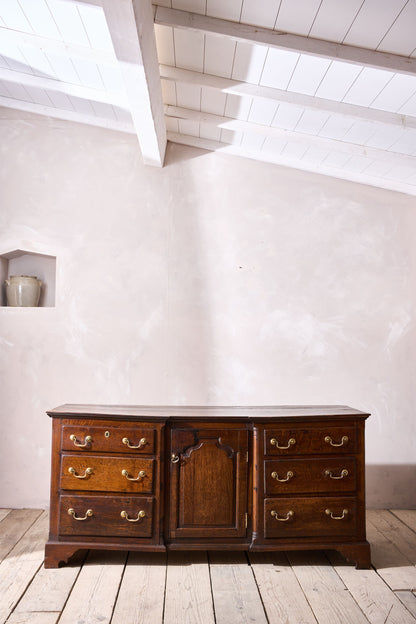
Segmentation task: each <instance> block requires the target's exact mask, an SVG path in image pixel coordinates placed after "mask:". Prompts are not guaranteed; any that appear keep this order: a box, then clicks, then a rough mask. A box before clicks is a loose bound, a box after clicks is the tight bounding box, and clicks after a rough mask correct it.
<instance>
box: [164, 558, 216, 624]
mask: <svg viewBox="0 0 416 624" xmlns="http://www.w3.org/2000/svg"><path fill="white" fill-rule="evenodd" d="M164 621H165V622H166V624H167V623H168V622H181V624H214V622H215V618H214V609H213V601H212V594H211V583H210V577H209V569H208V560H207V554H206V553H198V552H172V553H169V555H168V570H167V577H166V597H165V614H164Z"/></svg>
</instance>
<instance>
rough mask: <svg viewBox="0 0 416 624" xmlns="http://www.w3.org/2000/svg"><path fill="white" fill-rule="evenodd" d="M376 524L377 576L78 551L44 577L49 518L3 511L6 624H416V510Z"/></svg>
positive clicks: (259, 559)
mask: <svg viewBox="0 0 416 624" xmlns="http://www.w3.org/2000/svg"><path fill="white" fill-rule="evenodd" d="M367 522H368V539H369V541H370V543H371V548H372V563H373V567H372V568H371V569H370V570H356V569H355V567H354V566H353V565H352V564H350V563H348V562H347V561H346V560H345V559H344V558H343V557H342V556H341V555H340V554H339V553H336V552H334V551H328V552H323V551H310V552H308V551H298V552H288V553H284V552H276V553H271V552H270V553H249V554H248V555H247V554H246V553H243V552H209V553H207V552H195V551H188V552H186V551H176V552H175V551H172V552H170V553H168V555H166V554H163V553H133V552H131V553H127V552H121V551H114V552H111V551H89V552H88V551H79V552H78V553H77V554H76V555H75V556H74V557H72V558H71V560H70V562H69V564H68V565H66V566H64V567H62V568H59V569H48V570H45V568H44V567H43V565H42V563H43V557H44V546H45V541H46V539H47V534H48V515H47V513H46V512H43V511H42V510H36V509H15V510H11V509H0V624H81V623H82V624H98V623H99V624H179V623H180V624H249V623H250V624H416V594H415V589H416V567H415V565H414V564H415V562H416V531H415V529H416V510H377V511H376V512H373V511H368V514H367Z"/></svg>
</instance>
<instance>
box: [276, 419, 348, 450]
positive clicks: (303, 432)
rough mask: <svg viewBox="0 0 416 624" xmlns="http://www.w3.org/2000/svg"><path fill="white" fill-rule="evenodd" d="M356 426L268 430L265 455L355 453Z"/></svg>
mask: <svg viewBox="0 0 416 624" xmlns="http://www.w3.org/2000/svg"><path fill="white" fill-rule="evenodd" d="M356 447H357V439H356V431H355V427H354V426H340V427H335V426H331V425H330V426H328V427H325V428H322V429H321V428H316V429H315V428H312V427H311V428H310V429H308V428H305V429H303V428H295V427H294V428H278V427H273V428H271V427H270V428H267V429H265V431H264V454H265V455H312V454H314V455H315V454H327V453H328V454H329V453H331V454H337V455H339V454H344V453H355V452H356Z"/></svg>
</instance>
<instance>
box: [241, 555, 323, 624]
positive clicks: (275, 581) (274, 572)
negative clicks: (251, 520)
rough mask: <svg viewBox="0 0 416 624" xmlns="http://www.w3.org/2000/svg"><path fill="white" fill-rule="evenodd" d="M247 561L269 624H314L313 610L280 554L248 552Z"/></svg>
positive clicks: (291, 570) (286, 560)
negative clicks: (290, 623)
mask: <svg viewBox="0 0 416 624" xmlns="http://www.w3.org/2000/svg"><path fill="white" fill-rule="evenodd" d="M249 561H250V564H251V568H252V570H253V573H254V576H255V579H256V583H257V586H258V588H259V592H260V595H261V599H262V602H263V606H264V609H265V611H266V614H267V618H268V621H269V623H270V624H280V623H281V622H288V623H289V622H293V623H295V622H296V623H299V624H300V623H302V624H316V619H315V616H314V614H313V611H312V609H311V607H310V606H309V603H308V601H307V600H306V598H305V594H304V593H303V591H302V588H301V586H300V585H299V582H298V579H297V578H296V575H295V574H294V572H293V569H292V568H291V566H290V564H289V561H288V559H287V557H286V555H285V554H284V553H261V554H260V553H250V555H249Z"/></svg>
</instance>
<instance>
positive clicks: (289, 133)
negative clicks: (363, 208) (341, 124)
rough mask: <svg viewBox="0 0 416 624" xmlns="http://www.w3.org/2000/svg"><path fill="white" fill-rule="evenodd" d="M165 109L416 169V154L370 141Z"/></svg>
mask: <svg viewBox="0 0 416 624" xmlns="http://www.w3.org/2000/svg"><path fill="white" fill-rule="evenodd" d="M165 113H166V115H167V116H168V117H170V118H173V119H183V120H187V121H197V122H199V123H207V124H211V125H214V126H216V127H218V128H223V129H225V130H232V131H233V132H243V133H244V132H248V133H255V134H260V135H261V136H264V137H270V138H273V139H284V140H285V141H291V142H295V143H302V144H307V145H314V147H317V148H319V149H322V150H327V151H336V152H341V153H345V154H349V155H350V156H364V157H366V158H373V159H374V160H380V161H392V159H394V163H392V167H393V165H398V166H405V167H413V168H414V169H415V171H416V158H415V157H413V156H406V155H405V154H398V153H397V152H389V151H387V150H382V149H377V148H374V147H368V146H367V145H358V144H356V143H350V142H348V141H341V140H335V139H329V138H327V137H321V136H315V135H312V134H305V133H302V132H296V131H294V130H285V129H283V128H275V127H273V126H265V125H262V124H258V123H253V122H250V121H243V120H240V119H231V118H230V117H222V116H220V115H213V114H212V113H202V112H200V111H195V110H190V109H187V108H181V107H178V106H169V105H168V106H165Z"/></svg>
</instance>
